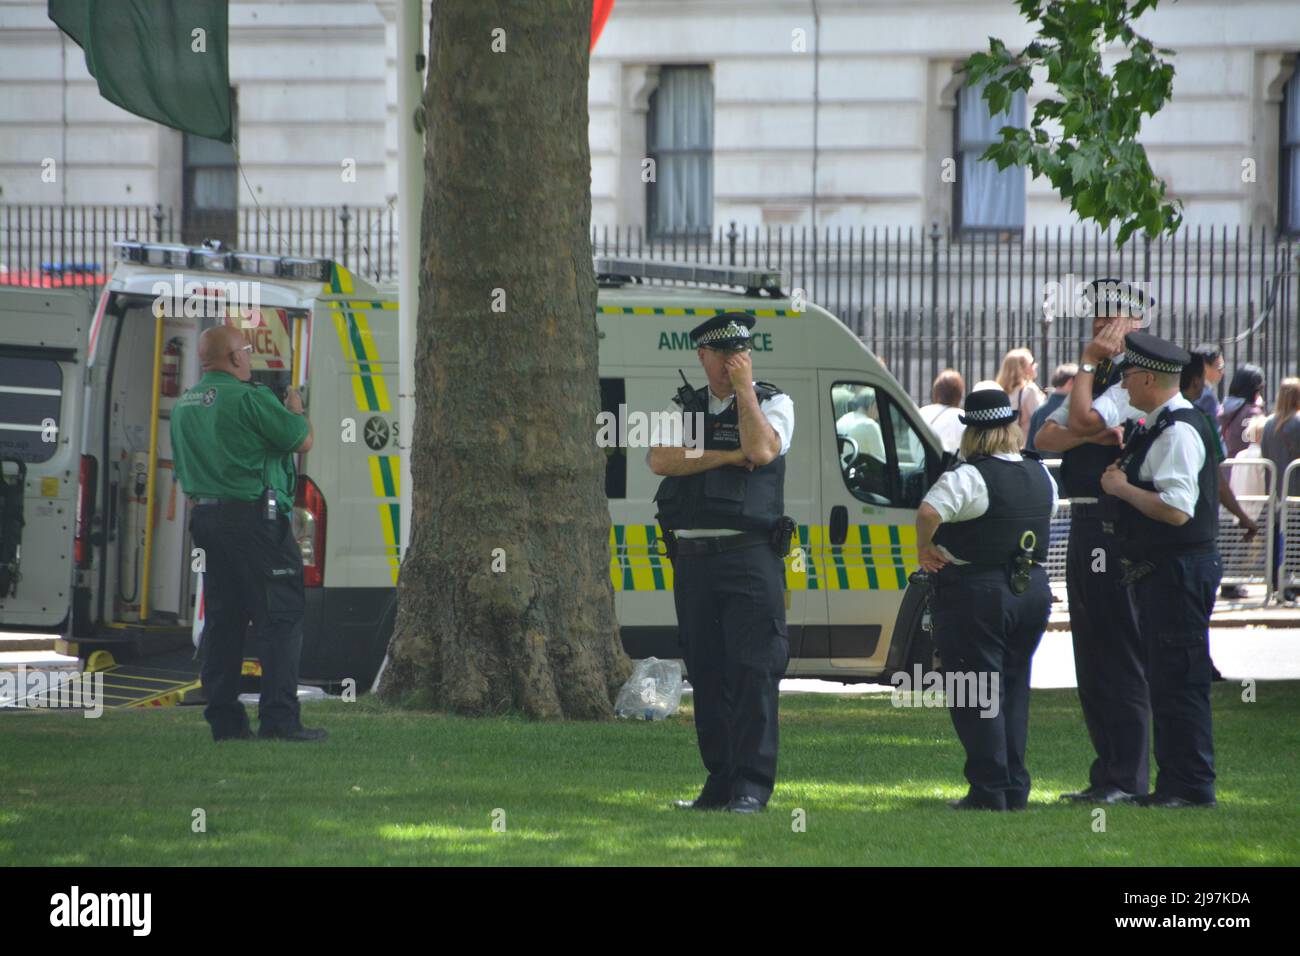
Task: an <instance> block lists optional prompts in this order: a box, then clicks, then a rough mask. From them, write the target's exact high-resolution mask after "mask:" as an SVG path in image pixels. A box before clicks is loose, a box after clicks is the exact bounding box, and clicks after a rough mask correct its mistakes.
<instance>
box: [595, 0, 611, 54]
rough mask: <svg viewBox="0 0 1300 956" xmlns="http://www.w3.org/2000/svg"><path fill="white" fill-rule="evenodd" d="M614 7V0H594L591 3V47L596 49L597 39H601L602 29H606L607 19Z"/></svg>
mask: <svg viewBox="0 0 1300 956" xmlns="http://www.w3.org/2000/svg"><path fill="white" fill-rule="evenodd" d="M613 9H614V0H593V3H592V5H591V48H592V49H593V50H594V49H596V41H597V40H599V39H600V31H602V30H604V29H605V21H606V20H608V19H609V14H610V11H611V10H613Z"/></svg>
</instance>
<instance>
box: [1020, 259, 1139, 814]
mask: <svg viewBox="0 0 1300 956" xmlns="http://www.w3.org/2000/svg"><path fill="white" fill-rule="evenodd" d="M1086 300H1087V301H1089V302H1090V303H1091V305H1092V313H1093V323H1092V334H1093V336H1094V342H1093V343H1092V344H1091V345H1090V346H1089V348H1088V349H1087V350H1085V351H1084V354H1083V357H1082V359H1081V361H1080V365H1079V369H1078V372H1077V374H1076V376H1075V380H1074V387H1073V388H1072V389H1071V390H1070V396H1069V397H1067V399H1066V401H1065V402H1064V403H1063V404H1062V405H1061V406H1060V407H1059V408H1058V409H1057V410H1056V411H1055V412H1053V413H1052V414H1051V415H1049V416H1048V418H1047V421H1046V422H1045V423H1044V424H1043V426H1042V427H1041V428H1040V429H1039V430H1038V432H1037V433H1036V435H1035V437H1034V445H1035V447H1036V448H1038V449H1040V450H1042V451H1046V452H1060V453H1063V454H1062V458H1061V485H1062V491H1063V493H1064V495H1065V497H1067V498H1069V499H1070V539H1069V546H1068V549H1067V551H1066V559H1065V580H1066V589H1067V593H1068V596H1069V603H1070V632H1071V638H1072V640H1073V643H1074V668H1075V675H1076V678H1077V681H1078V688H1079V704H1080V706H1081V707H1082V709H1083V719H1084V722H1085V724H1086V725H1087V727H1088V736H1089V737H1090V738H1091V740H1092V746H1093V749H1094V750H1095V751H1096V754H1097V757H1096V759H1095V760H1094V761H1093V762H1092V766H1091V768H1090V769H1089V772H1088V786H1087V787H1085V788H1084V789H1083V790H1079V791H1076V792H1073V793H1066V794H1063V795H1062V799H1066V800H1071V801H1075V802H1081V803H1107V804H1108V803H1116V802H1121V801H1127V800H1130V799H1132V798H1133V797H1135V796H1142V795H1145V794H1146V792H1147V789H1148V785H1149V780H1150V773H1151V771H1150V744H1149V737H1150V701H1149V698H1148V692H1147V680H1146V674H1145V671H1144V667H1143V658H1144V651H1143V648H1142V639H1141V636H1140V634H1139V632H1138V627H1137V615H1136V611H1135V610H1134V607H1133V602H1132V598H1131V596H1130V595H1129V592H1128V588H1127V587H1125V586H1124V583H1123V573H1122V570H1121V567H1120V555H1119V553H1118V552H1117V551H1116V550H1115V541H1114V539H1113V538H1112V537H1111V536H1109V535H1107V534H1106V533H1105V528H1104V521H1105V520H1107V517H1108V508H1110V507H1111V506H1113V502H1107V501H1106V500H1105V497H1106V496H1105V494H1104V492H1103V491H1102V487H1101V476H1102V473H1103V472H1104V471H1105V470H1106V468H1107V467H1108V466H1109V465H1110V464H1111V463H1112V462H1113V461H1115V459H1116V458H1118V457H1119V455H1120V444H1121V441H1122V435H1123V427H1124V425H1125V423H1126V419H1125V418H1123V417H1120V416H1119V415H1118V414H1116V415H1115V416H1114V417H1112V418H1111V419H1110V420H1108V421H1105V422H1103V421H1101V420H1100V419H1098V418H1095V417H1094V418H1087V417H1086V416H1083V415H1081V414H1078V413H1076V414H1075V415H1074V416H1073V417H1072V414H1071V408H1072V406H1078V408H1079V409H1083V408H1084V405H1083V404H1082V400H1083V399H1087V401H1088V403H1089V404H1090V403H1091V402H1092V400H1093V399H1098V398H1100V397H1101V396H1102V395H1104V394H1105V393H1106V392H1107V390H1108V389H1111V388H1112V387H1114V386H1116V385H1118V384H1119V381H1120V375H1121V373H1122V371H1123V368H1124V357H1123V355H1122V354H1117V353H1119V352H1121V349H1120V343H1121V342H1122V341H1123V336H1124V335H1125V333H1127V332H1128V331H1129V330H1130V329H1132V328H1133V327H1135V326H1136V325H1137V324H1138V323H1140V322H1141V321H1142V320H1143V317H1144V316H1145V315H1147V314H1149V312H1150V310H1151V309H1152V308H1153V307H1154V305H1155V302H1154V300H1153V299H1152V298H1151V297H1150V296H1148V295H1146V294H1145V293H1144V292H1143V291H1142V290H1140V289H1138V288H1136V287H1134V286H1131V285H1129V284H1128V283H1126V282H1121V281H1120V280H1118V279H1097V280H1095V281H1094V282H1092V283H1090V284H1089V286H1088V289H1087V293H1086ZM1103 333H1106V334H1107V335H1109V336H1110V338H1109V339H1108V342H1109V343H1110V344H1108V345H1106V346H1105V347H1104V348H1103V347H1099V346H1098V344H1097V342H1098V339H1097V338H1096V337H1098V336H1101V335H1102V334H1103ZM1123 407H1124V408H1127V407H1128V406H1127V402H1125V403H1123ZM1117 411H1118V410H1117Z"/></svg>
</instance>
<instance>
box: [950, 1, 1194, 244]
mask: <svg viewBox="0 0 1300 956" xmlns="http://www.w3.org/2000/svg"><path fill="white" fill-rule="evenodd" d="M1158 2H1159V0H1051V2H1047V3H1043V2H1040V0H1017V3H1016V5H1017V6H1018V7H1019V8H1020V12H1021V14H1022V15H1023V16H1024V17H1025V19H1027V20H1028V21H1029V22H1030V23H1031V24H1033V25H1035V26H1036V27H1037V35H1036V37H1035V39H1034V40H1033V42H1032V43H1030V44H1029V45H1028V46H1026V47H1025V48H1024V49H1023V50H1021V51H1020V52H1019V53H1018V54H1017V53H1012V52H1011V51H1010V50H1008V49H1007V47H1006V44H1005V43H1003V42H1002V41H1001V40H999V39H997V38H996V37H989V49H988V52H987V53H975V54H972V55H971V56H970V57H969V58H968V59H967V60H966V62H965V63H964V64H962V66H961V67H960V71H961V72H965V73H966V74H967V78H968V80H969V81H970V82H973V83H978V82H981V81H987V85H986V86H985V88H984V94H983V97H984V100H985V102H987V103H988V107H989V112H990V114H991V115H996V114H998V113H1001V112H1002V111H1004V110H1005V109H1007V107H1008V105H1009V104H1010V101H1011V96H1012V94H1013V92H1014V91H1016V90H1026V91H1028V90H1029V88H1030V86H1031V84H1032V78H1031V74H1032V72H1033V71H1034V70H1035V68H1037V69H1038V70H1040V71H1045V72H1046V77H1047V83H1048V84H1049V85H1050V86H1051V87H1052V90H1053V92H1052V94H1050V95H1048V96H1047V97H1045V98H1044V99H1042V100H1041V101H1040V102H1039V103H1038V105H1037V106H1036V107H1035V108H1034V115H1033V118H1032V120H1031V121H1030V123H1029V129H1017V128H1016V127H1012V126H1004V127H1002V128H1001V130H1000V131H999V133H1000V135H1001V137H1002V138H1001V141H1000V142H996V143H994V144H993V145H992V146H990V147H989V148H988V149H987V150H985V151H984V154H983V155H982V156H981V159H986V160H992V161H993V162H995V163H997V165H998V169H1005V168H1007V167H1008V166H1010V165H1013V164H1015V165H1020V166H1028V167H1029V168H1030V169H1031V170H1032V171H1033V173H1034V175H1035V176H1046V177H1047V179H1048V180H1049V181H1050V182H1051V184H1052V186H1053V188H1054V189H1055V190H1056V191H1057V194H1058V195H1060V196H1061V198H1062V199H1066V200H1068V201H1069V203H1070V209H1071V210H1072V211H1073V212H1074V213H1075V214H1076V215H1078V216H1079V217H1080V218H1081V219H1092V220H1094V221H1095V222H1097V223H1099V224H1100V225H1101V227H1102V228H1103V229H1106V228H1109V227H1110V225H1111V223H1112V222H1116V221H1118V222H1119V224H1120V225H1119V231H1118V234H1117V236H1116V240H1117V242H1118V244H1119V245H1121V246H1122V245H1123V244H1124V243H1125V242H1126V241H1127V240H1128V238H1129V236H1130V235H1132V234H1133V232H1135V231H1136V230H1138V229H1141V230H1142V231H1143V232H1144V233H1145V234H1146V235H1147V237H1148V238H1152V239H1153V238H1155V237H1156V236H1158V235H1159V234H1160V233H1161V232H1162V231H1167V232H1171V233H1172V232H1174V231H1175V230H1176V229H1177V228H1178V226H1179V224H1180V223H1181V222H1182V215H1181V213H1180V212H1179V210H1180V209H1181V208H1182V203H1181V201H1179V200H1176V199H1175V200H1173V201H1172V202H1166V201H1165V183H1164V181H1163V180H1161V179H1159V178H1157V177H1156V175H1155V173H1153V172H1152V170H1151V164H1150V163H1149V162H1148V161H1147V154H1146V150H1145V149H1143V148H1142V144H1141V143H1139V142H1138V141H1137V135H1138V131H1139V130H1140V128H1141V126H1142V117H1143V116H1152V115H1154V114H1155V113H1157V112H1158V111H1159V110H1160V108H1161V107H1162V106H1164V104H1165V102H1166V101H1167V100H1168V99H1169V96H1170V93H1171V91H1172V87H1173V77H1174V67H1173V64H1171V63H1169V62H1168V61H1167V60H1165V59H1163V58H1162V57H1163V56H1171V55H1173V52H1174V51H1172V50H1168V49H1163V48H1156V47H1153V46H1152V44H1151V41H1150V40H1148V39H1146V38H1145V37H1143V36H1141V35H1139V34H1138V33H1137V32H1135V31H1134V29H1133V27H1132V22H1133V21H1134V20H1135V19H1137V18H1138V17H1139V16H1141V15H1142V13H1144V12H1145V11H1146V10H1148V9H1154V8H1155V6H1156V4H1157V3H1158ZM1117 40H1118V41H1119V42H1120V43H1121V44H1123V46H1124V47H1125V49H1126V50H1127V51H1128V56H1127V57H1126V58H1125V59H1123V60H1121V61H1119V62H1118V63H1116V64H1115V66H1114V68H1113V69H1112V70H1111V71H1110V72H1107V71H1106V69H1105V68H1104V67H1103V64H1102V58H1101V49H1102V47H1103V45H1107V44H1111V43H1114V42H1115V41H1117Z"/></svg>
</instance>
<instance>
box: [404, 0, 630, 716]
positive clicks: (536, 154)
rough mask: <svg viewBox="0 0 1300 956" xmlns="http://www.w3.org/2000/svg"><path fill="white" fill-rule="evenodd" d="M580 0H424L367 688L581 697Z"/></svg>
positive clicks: (583, 260)
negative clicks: (403, 372)
mask: <svg viewBox="0 0 1300 956" xmlns="http://www.w3.org/2000/svg"><path fill="white" fill-rule="evenodd" d="M590 28H591V0H529V2H526V3H521V2H517V0H474V2H466V0H435V3H434V4H433V20H432V24H431V27H430V43H429V75H428V83H427V86H426V89H425V94H424V112H425V117H426V122H427V131H426V140H425V175H426V180H425V190H424V205H423V226H422V230H421V232H422V237H421V239H422V241H421V247H422V248H421V262H422V268H423V275H422V276H421V280H420V309H419V327H418V330H417V351H416V357H415V366H416V372H415V378H416V402H417V405H416V408H417V411H416V416H417V421H416V428H415V432H414V435H413V437H412V458H411V474H412V478H413V488H412V504H413V512H412V522H411V542H410V546H409V548H408V551H407V554H406V556H405V558H404V561H403V564H402V568H401V572H400V576H399V581H398V613H397V623H396V627H395V631H394V635H393V641H392V643H391V645H390V658H389V665H388V667H387V669H386V670H385V673H384V675H383V679H382V683H381V688H380V693H381V694H382V695H383V696H384V697H385V698H388V699H391V700H396V701H399V702H402V703H405V704H408V705H412V706H420V707H431V708H434V709H437V710H444V711H450V712H454V713H460V714H470V715H481V714H495V713H504V712H511V711H513V712H522V713H524V714H527V715H528V716H530V717H533V718H539V719H555V718H577V719H595V718H604V717H608V716H610V715H611V713H612V701H613V697H614V695H615V694H616V693H617V690H618V688H619V686H620V685H621V684H622V682H623V681H624V680H625V679H626V677H627V674H628V671H629V663H628V660H627V657H626V655H625V654H624V653H623V649H622V644H621V641H620V639H619V630H618V621H617V619H616V617H615V613H614V593H613V588H612V585H611V583H610V577H609V561H610V551H609V528H610V519H609V510H608V503H607V501H606V498H605V492H604V468H605V464H604V462H605V458H604V455H603V454H602V452H601V450H600V449H599V448H598V447H597V445H596V434H597V428H596V415H597V413H598V412H599V410H600V384H599V371H598V367H597V342H596V319H595V306H596V282H595V276H594V274H593V271H592V261H591V241H590V222H591V159H590V154H589V149H588V143H587V71H588V60H589V52H588V42H589V39H590Z"/></svg>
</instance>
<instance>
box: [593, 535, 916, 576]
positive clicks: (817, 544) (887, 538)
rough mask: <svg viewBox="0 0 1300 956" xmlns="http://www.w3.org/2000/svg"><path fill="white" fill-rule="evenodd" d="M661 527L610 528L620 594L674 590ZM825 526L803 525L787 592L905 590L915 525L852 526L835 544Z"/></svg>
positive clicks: (788, 568)
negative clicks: (799, 559)
mask: <svg viewBox="0 0 1300 956" xmlns="http://www.w3.org/2000/svg"><path fill="white" fill-rule="evenodd" d="M658 534H659V527H658V525H654V524H632V525H621V524H616V525H614V526H613V527H611V529H610V535H609V544H610V565H609V572H610V582H611V583H612V584H613V586H614V590H616V591H671V590H672V588H673V578H672V573H673V572H672V563H671V562H670V561H669V560H668V559H667V558H666V557H663V556H662V555H660V554H659V548H660V543H659V541H658ZM829 542H830V528H829V527H828V526H826V525H800V526H799V544H800V545H802V547H803V551H804V561H803V569H802V570H800V571H796V570H795V569H794V565H795V559H794V558H793V557H790V556H787V557H786V559H785V586H786V590H788V591H902V590H906V588H907V577H908V575H909V574H911V573H912V572H913V571H915V570H916V569H917V567H918V564H917V557H916V529H915V528H914V527H913V526H911V525H865V524H862V525H850V526H849V529H848V534H847V536H846V538H845V541H844V543H843V544H842V545H832V544H830V543H829Z"/></svg>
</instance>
